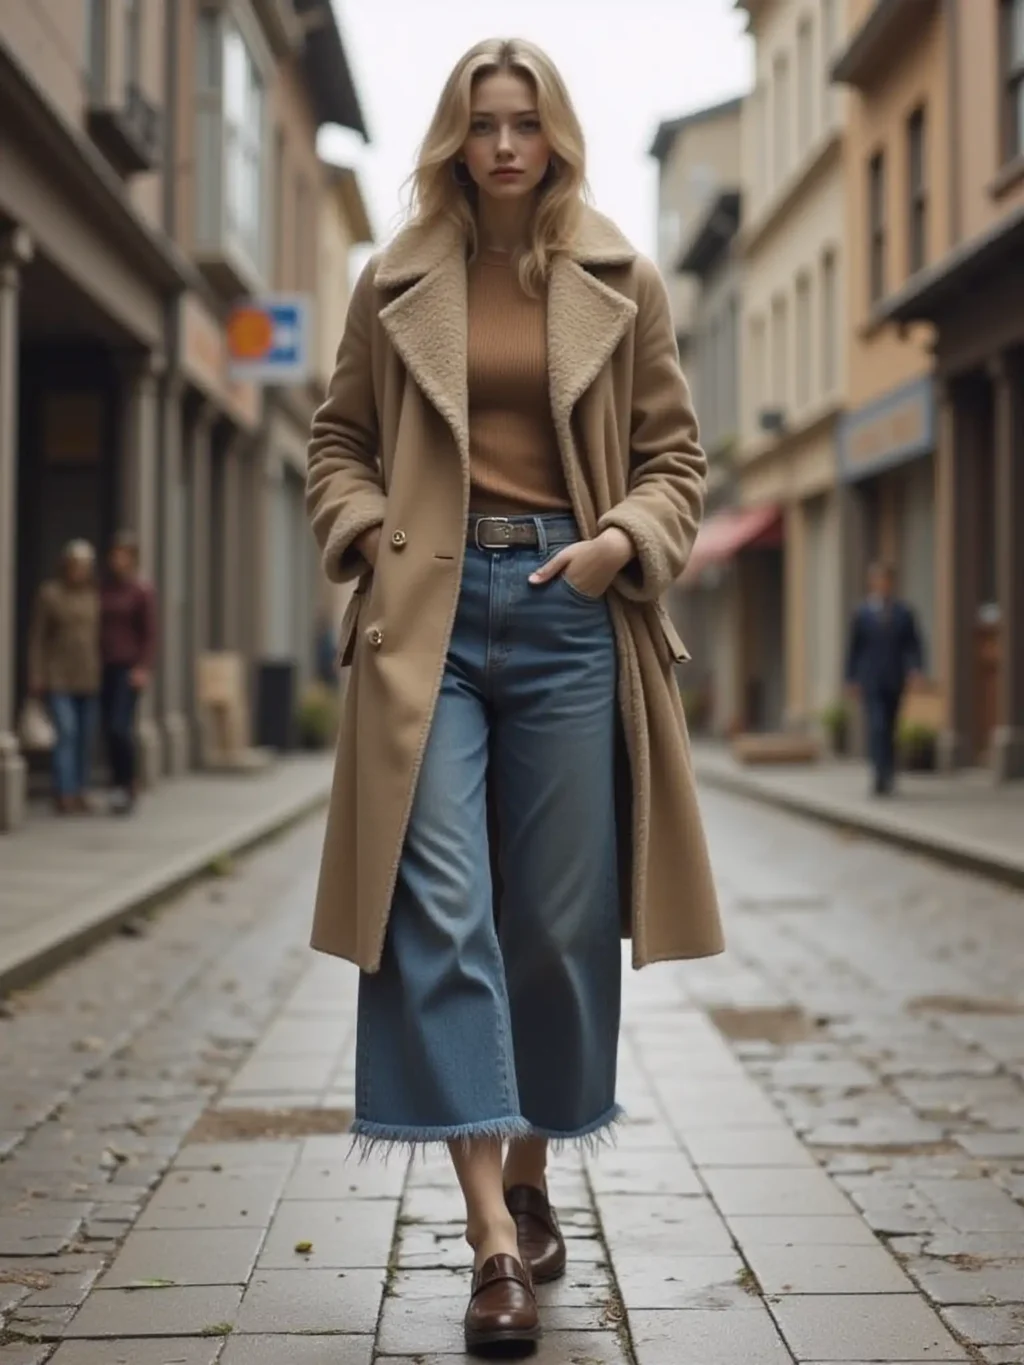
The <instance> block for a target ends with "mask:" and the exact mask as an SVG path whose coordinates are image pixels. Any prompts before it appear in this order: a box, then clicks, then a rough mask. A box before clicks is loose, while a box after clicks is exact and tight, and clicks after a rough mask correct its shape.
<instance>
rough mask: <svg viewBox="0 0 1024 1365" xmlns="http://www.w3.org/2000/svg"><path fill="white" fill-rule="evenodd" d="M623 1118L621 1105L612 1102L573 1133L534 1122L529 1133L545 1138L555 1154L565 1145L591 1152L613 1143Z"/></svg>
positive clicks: (624, 1113)
mask: <svg viewBox="0 0 1024 1365" xmlns="http://www.w3.org/2000/svg"><path fill="white" fill-rule="evenodd" d="M625 1118H626V1111H625V1110H624V1109H623V1107H622V1105H621V1104H613V1105H612V1107H611V1108H610V1109H607V1110H605V1112H604V1113H603V1114H602V1115H601V1116H600V1117H599V1118H596V1119H595V1120H594V1121H593V1123H588V1124H587V1126H586V1127H585V1128H579V1129H577V1130H576V1131H575V1132H573V1133H562V1132H558V1131H556V1130H555V1129H554V1128H539V1127H538V1126H537V1125H536V1124H535V1123H531V1124H530V1133H529V1135H530V1137H539V1138H546V1139H547V1140H548V1142H549V1143H550V1144H551V1147H552V1149H553V1150H554V1151H555V1153H556V1154H557V1153H558V1152H560V1151H562V1150H563V1149H564V1148H566V1147H582V1148H584V1149H585V1150H586V1151H588V1152H590V1153H591V1154H593V1153H594V1152H596V1151H598V1150H599V1149H600V1148H601V1147H605V1146H614V1145H615V1129H616V1127H617V1126H618V1124H620V1123H622V1122H623V1121H624V1120H625Z"/></svg>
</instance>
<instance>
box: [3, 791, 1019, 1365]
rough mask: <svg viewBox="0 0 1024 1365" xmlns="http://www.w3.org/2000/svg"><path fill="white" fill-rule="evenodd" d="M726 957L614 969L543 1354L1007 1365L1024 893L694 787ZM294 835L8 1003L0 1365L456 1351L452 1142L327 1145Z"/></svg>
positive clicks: (344, 1002) (371, 1357)
mask: <svg viewBox="0 0 1024 1365" xmlns="http://www.w3.org/2000/svg"><path fill="white" fill-rule="evenodd" d="M704 804H705V808H706V813H707V819H708V824H709V830H710V833H711V837H712V844H713V852H714V857H715V862H716V867H717V871H718V878H719V884H720V888H721V893H722V899H723V902H724V906H725V910H726V918H727V929H728V934H729V944H730V951H729V952H728V953H727V954H726V955H725V956H724V957H722V958H720V959H715V960H713V961H709V962H703V963H700V962H698V963H688V964H671V965H665V966H660V967H657V968H651V969H649V970H647V971H645V972H643V973H641V974H639V975H634V974H632V973H630V972H627V973H626V978H625V981H626V1001H627V1003H626V1016H625V1025H624V1029H623V1036H622V1048H621V1067H620V1074H621V1087H620V1089H621V1099H622V1101H623V1103H624V1104H625V1106H626V1108H627V1111H628V1112H629V1115H630V1121H629V1122H628V1123H626V1124H625V1125H623V1126H622V1128H621V1129H620V1130H619V1132H618V1135H617V1143H616V1146H615V1147H614V1148H610V1149H605V1150H602V1151H600V1152H598V1153H597V1154H594V1155H590V1154H576V1153H566V1154H563V1155H561V1156H560V1157H559V1158H558V1159H557V1160H556V1162H555V1164H554V1168H553V1176H552V1194H553V1199H554V1201H555V1203H556V1204H557V1206H558V1208H559V1211H560V1213H561V1215H562V1219H563V1223H564V1225H565V1227H566V1231H567V1234H568V1236H569V1241H570V1271H569V1274H568V1275H567V1277H566V1279H565V1280H563V1281H562V1282H561V1283H559V1284H556V1285H553V1286H547V1287H544V1288H543V1289H542V1290H541V1291H540V1297H541V1300H542V1304H543V1317H544V1324H545V1329H546V1337H545V1341H544V1343H543V1345H542V1347H541V1349H540V1351H539V1353H538V1354H537V1356H535V1357H534V1359H535V1360H536V1361H538V1362H539V1365H556V1362H557V1365H620V1362H630V1361H632V1362H638V1363H639V1365H677V1362H679V1361H682V1360H692V1361H695V1362H700V1365H726V1362H728V1365H737V1362H742V1365H776V1362H778V1365H785V1363H786V1362H793V1361H798V1362H803V1363H804V1365H824V1362H831V1361H844V1362H848V1365H863V1363H864V1362H869V1361H886V1362H891V1363H892V1365H922V1363H923V1362H926V1361H947V1362H949V1361H952V1362H968V1361H974V1362H989V1363H990V1365H1010V1362H1021V1361H1024V993H1022V985H1021V983H1022V982H1024V895H1021V894H1020V893H1019V892H1014V891H1013V890H1010V889H1008V888H1004V887H998V886H995V885H993V884H992V883H989V882H985V881H981V880H978V879H974V878H971V877H970V876H967V875H965V874H962V873H957V872H954V871H951V870H949V869H947V868H942V867H939V866H938V865H935V864H932V863H929V862H927V861H924V860H922V859H918V858H915V857H913V856H911V855H908V854H904V853H901V852H898V851H897V850H895V849H892V848H888V847H884V846H882V845H879V844H877V843H875V842H874V841H872V840H870V839H868V838H862V839H858V838H853V837H850V836H849V835H842V834H838V833H835V832H832V831H830V830H828V829H826V828H823V827H821V826H820V825H817V824H811V823H808V822H805V821H803V820H801V819H799V818H797V817H794V816H791V815H786V814H782V813H779V812H777V811H773V810H771V809H769V808H767V807H765V806H761V805H755V804H753V803H750V802H747V801H745V800H743V799H741V798H739V797H736V796H733V795H727V794H723V793H719V792H708V793H706V794H705V796H704ZM318 840H319V825H318V822H317V821H312V822H310V823H308V824H306V825H304V826H302V827H300V828H298V829H296V830H293V831H292V832H290V833H289V834H287V835H285V836H283V837H282V838H280V839H279V840H278V841H277V842H276V843H274V844H272V845H269V846H267V847H265V848H263V849H261V850H260V851H258V852H257V853H255V854H253V855H252V856H251V857H249V858H247V859H246V860H245V861H244V862H242V863H240V864H239V865H238V867H237V868H235V869H231V868H230V867H228V866H222V867H221V868H220V869H219V870H220V872H221V873H222V874H224V875H221V876H218V877H211V878H209V879H207V880H205V881H203V882H202V883H200V884H198V885H197V886H195V887H194V888H192V889H191V890H190V891H189V892H188V893H187V894H185V895H184V896H183V897H181V899H180V900H179V901H178V902H177V903H176V904H174V905H173V906H171V907H169V908H166V909H165V910H163V911H162V912H161V913H160V914H159V915H158V916H155V917H152V918H149V919H144V920H141V921H138V922H132V923H130V924H129V925H128V926H127V932H124V933H122V934H119V935H117V936H116V937H115V938H113V939H111V940H110V941H108V942H106V943H104V944H102V945H101V946H100V947H98V948H97V949H95V950H94V951H93V952H92V953H90V954H89V955H88V956H87V957H85V958H83V959H82V960H80V961H78V962H76V963H74V964H73V965H71V966H69V967H67V968H65V969H63V970H61V971H59V972H58V973H56V974H54V975H53V976H51V977H50V978H48V979H47V980H46V981H45V982H43V983H42V984H41V985H40V986H38V987H36V988H35V989H33V990H31V991H27V992H24V993H22V994H21V995H17V996H14V997H12V998H11V999H10V1000H9V1002H8V1004H7V1007H6V1009H5V1011H4V1014H5V1017H3V1018H2V1019H0V1096H2V1099H0V1150H2V1151H4V1152H5V1153H6V1158H5V1160H4V1161H3V1162H2V1163H0V1313H2V1314H3V1324H4V1326H3V1335H0V1343H3V1344H2V1345H0V1365H43V1363H44V1362H53V1365H115V1362H122V1361H123V1362H125V1365H172V1362H173V1365H328V1362H330V1365H371V1362H372V1361H375V1360H377V1359H381V1360H387V1361H390V1362H391V1363H392V1365H412V1362H416V1365H445V1362H447V1365H453V1362H454V1360H455V1359H457V1358H458V1357H459V1356H461V1353H462V1343H461V1317H462V1313H463V1310H464V1307H465V1298H466V1292H467V1273H466V1271H467V1266H468V1259H469V1258H468V1253H467V1249H466V1247H465V1245H464V1243H463V1242H462V1239H461V1229H460V1226H459V1223H458V1211H459V1202H458V1197H457V1192H456V1187H455V1184H454V1181H453V1178H452V1176H451V1174H450V1171H449V1169H448V1166H447V1163H446V1161H445V1159H444V1157H443V1155H442V1154H431V1155H429V1156H428V1157H426V1158H418V1159H417V1160H416V1161H414V1162H413V1163H412V1164H411V1165H410V1164H409V1163H408V1162H407V1161H406V1160H404V1159H402V1158H400V1157H398V1156H392V1158H391V1159H390V1161H389V1162H388V1163H387V1164H385V1163H383V1162H379V1161H366V1162H363V1163H360V1162H359V1161H358V1160H357V1159H355V1158H353V1159H351V1160H346V1158H347V1154H348V1151H349V1146H350V1140H349V1138H348V1137H347V1136H346V1135H345V1133H344V1131H343V1130H344V1127H345V1124H346V1122H347V1118H348V1114H349V1112H350V1110H351V1105H352V1084H353V1059H354V1052H353V1048H354V1037H353V1021H354V990H355V978H354V973H353V972H352V971H351V970H350V969H349V968H347V967H346V966H345V965H344V964H340V963H336V962H334V961H331V960H328V959H324V958H318V957H314V956H313V955H312V954H310V953H309V951H308V949H307V948H306V939H307V931H308V921H309V905H310V900H311V895H312V884H313V874H314V869H315V859H316V854H317V849H318Z"/></svg>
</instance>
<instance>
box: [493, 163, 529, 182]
mask: <svg viewBox="0 0 1024 1365" xmlns="http://www.w3.org/2000/svg"><path fill="white" fill-rule="evenodd" d="M491 175H492V176H493V177H494V179H496V180H515V179H516V178H517V177H518V176H520V175H522V171H517V170H516V169H515V168H514V167H511V166H502V167H499V169H498V170H496V171H491Z"/></svg>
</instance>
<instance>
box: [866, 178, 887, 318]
mask: <svg viewBox="0 0 1024 1365" xmlns="http://www.w3.org/2000/svg"><path fill="white" fill-rule="evenodd" d="M868 253H869V256H868V279H869V282H870V284H869V287H870V291H871V302H872V303H877V302H878V301H879V299H881V298H883V297H884V296H885V155H884V153H882V152H876V153H875V155H874V156H873V157H872V158H871V160H870V161H869V162H868Z"/></svg>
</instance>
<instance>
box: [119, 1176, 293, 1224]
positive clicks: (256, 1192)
mask: <svg viewBox="0 0 1024 1365" xmlns="http://www.w3.org/2000/svg"><path fill="white" fill-rule="evenodd" d="M285 1175H286V1172H285V1171H284V1170H283V1169H282V1168H281V1167H270V1168H267V1169H265V1170H263V1171H258V1170H253V1169H247V1170H246V1171H245V1173H244V1174H239V1173H237V1172H233V1171H174V1172H172V1173H171V1174H170V1175H168V1177H167V1179H166V1180H165V1181H164V1182H163V1184H162V1185H161V1186H160V1188H159V1190H158V1191H157V1193H156V1194H155V1195H154V1196H153V1198H152V1199H151V1200H150V1202H149V1204H148V1205H147V1206H146V1210H145V1212H144V1213H143V1215H142V1217H141V1218H140V1219H139V1222H138V1227H139V1228H196V1229H199V1228H252V1227H266V1225H267V1224H268V1223H269V1222H270V1217H271V1213H272V1212H273V1209H274V1206H275V1204H276V1203H277V1200H278V1197H279V1194H280V1191H281V1189H282V1188H283V1186H284V1183H285Z"/></svg>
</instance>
